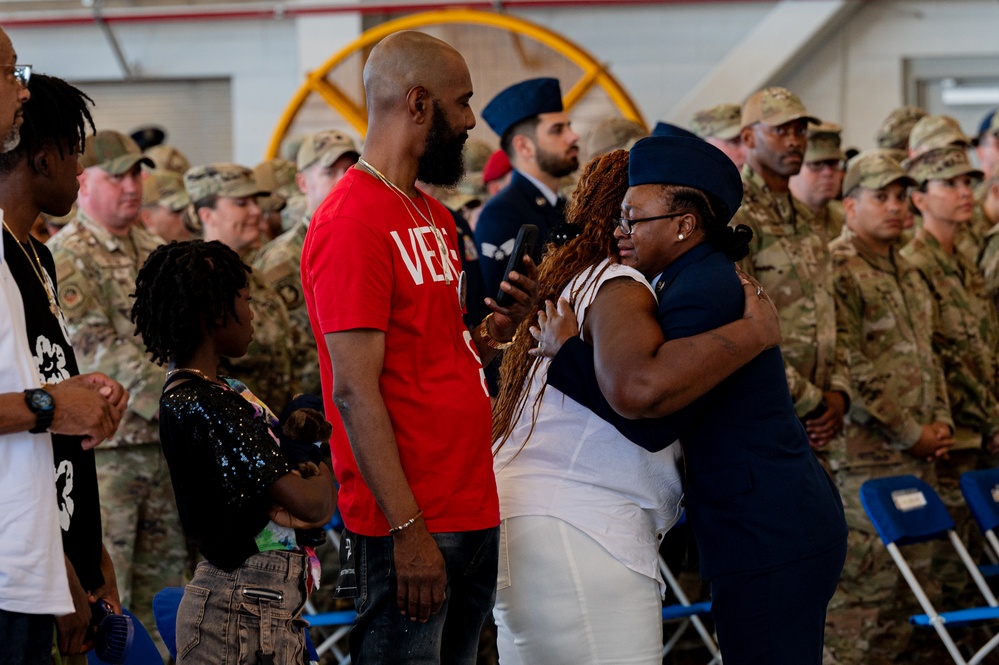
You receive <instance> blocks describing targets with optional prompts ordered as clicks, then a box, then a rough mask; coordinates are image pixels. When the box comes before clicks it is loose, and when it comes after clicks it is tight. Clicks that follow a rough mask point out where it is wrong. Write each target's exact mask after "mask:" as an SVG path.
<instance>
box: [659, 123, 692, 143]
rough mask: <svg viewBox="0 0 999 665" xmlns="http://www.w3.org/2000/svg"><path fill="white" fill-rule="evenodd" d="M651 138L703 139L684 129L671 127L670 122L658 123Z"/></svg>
mask: <svg viewBox="0 0 999 665" xmlns="http://www.w3.org/2000/svg"><path fill="white" fill-rule="evenodd" d="M650 136H684V137H686V138H688V139H698V140H701V137H700V136H698V135H697V134H695V133H693V132H688V131H687V130H686V129H684V128H683V127H677V126H676V125H671V124H669V123H668V122H662V121H660V122H657V123H656V126H655V127H653V128H652V134H650Z"/></svg>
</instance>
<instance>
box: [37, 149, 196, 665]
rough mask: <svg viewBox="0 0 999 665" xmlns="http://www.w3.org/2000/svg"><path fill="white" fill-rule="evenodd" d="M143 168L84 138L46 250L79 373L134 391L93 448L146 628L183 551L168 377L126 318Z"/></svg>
mask: <svg viewBox="0 0 999 665" xmlns="http://www.w3.org/2000/svg"><path fill="white" fill-rule="evenodd" d="M143 164H146V165H147V166H151V165H152V162H151V161H150V160H149V159H148V158H147V157H145V156H143V154H142V153H141V152H140V151H139V147H138V146H137V145H136V143H135V141H133V140H132V139H131V138H129V137H128V136H126V135H124V134H121V133H120V132H116V131H114V130H100V131H98V132H97V133H96V134H92V135H90V136H88V137H87V140H86V146H85V148H84V151H83V154H82V155H81V156H80V165H81V166H82V167H83V173H81V174H80V175H79V176H78V179H79V182H80V191H79V196H78V199H77V206H78V213H77V216H76V217H75V218H74V219H73V220H72V221H71V222H70V223H69V224H67V225H66V227H65V228H64V229H63V230H62V231H60V232H59V233H58V234H56V236H55V237H53V238H52V239H51V240H49V243H48V246H49V248H50V249H51V250H52V255H53V257H54V258H55V264H56V274H57V275H58V276H59V284H60V291H59V301H60V304H61V306H62V309H63V312H64V313H65V315H66V323H67V326H68V329H69V334H70V337H71V338H72V342H73V347H74V349H76V354H77V360H78V362H79V364H80V368H81V369H82V370H85V371H99V372H104V373H105V374H107V375H108V376H111V377H113V378H116V379H119V380H120V381H121V382H122V383H123V384H124V385H125V387H126V388H127V389H128V391H129V392H130V393H131V400H130V402H129V404H128V410H127V411H126V412H125V415H124V417H123V418H122V422H121V427H120V428H119V430H118V432H117V433H116V434H115V436H114V437H113V438H112V439H111V440H110V441H109V442H108V444H107V445H106V446H102V447H101V448H100V449H99V450H97V451H96V457H97V482H98V485H99V487H100V492H101V498H102V501H101V524H102V526H103V529H104V534H105V536H106V537H105V540H104V542H105V545H106V546H107V549H108V552H109V553H110V554H111V560H112V561H113V562H114V569H115V572H116V573H117V577H118V584H119V589H118V590H119V592H120V594H121V602H122V604H123V605H125V606H126V607H128V608H129V609H131V610H132V611H133V612H134V613H135V615H136V617H138V619H139V621H141V622H142V623H143V625H145V626H148V627H152V626H153V625H154V622H153V614H152V601H153V595H154V594H155V593H156V592H157V591H159V590H160V589H162V588H163V587H167V586H177V585H179V584H180V582H181V578H182V575H183V573H184V570H185V566H186V565H187V561H188V553H187V545H186V541H185V539H184V533H183V529H182V527H181V524H180V517H179V515H178V513H177V505H176V502H175V500H174V494H173V488H172V486H171V484H170V474H169V472H168V469H167V464H166V460H165V459H164V458H163V452H162V450H161V449H160V444H159V416H158V411H159V393H160V387H161V386H162V385H163V380H164V378H165V372H164V370H163V369H162V368H160V367H158V366H156V365H154V364H153V363H152V362H150V360H149V357H148V356H147V354H146V350H145V347H144V346H143V344H142V342H141V341H140V340H139V339H138V338H137V337H136V336H135V335H134V333H133V330H134V329H133V327H132V322H131V321H130V320H129V318H128V311H129V309H130V308H131V305H132V299H131V298H130V294H131V293H132V291H133V290H134V288H135V277H136V274H137V273H138V271H139V267H140V266H141V265H142V264H143V263H144V262H145V260H146V257H148V256H149V254H150V253H151V252H152V251H153V250H154V249H156V247H158V246H159V245H160V243H161V240H160V239H159V238H158V237H157V236H154V235H152V234H151V233H149V232H148V231H146V230H145V229H144V228H141V226H140V225H139V224H137V223H136V222H137V220H138V216H139V209H140V208H141V206H142V165H143ZM150 632H152V633H153V635H154V639H158V633H156V632H155V631H154V630H153V631H150ZM158 646H159V647H160V652H161V653H163V654H164V655H165V654H166V653H167V652H166V647H165V646H163V645H162V644H159V645H158Z"/></svg>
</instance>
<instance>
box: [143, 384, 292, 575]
mask: <svg viewBox="0 0 999 665" xmlns="http://www.w3.org/2000/svg"><path fill="white" fill-rule="evenodd" d="M189 378H190V380H188V381H186V382H184V383H180V384H179V385H176V386H174V387H170V388H169V389H168V390H167V391H166V392H164V393H163V395H162V396H161V397H160V442H161V444H162V446H163V453H164V455H165V456H166V459H167V463H168V464H169V466H170V477H171V479H172V480H173V488H174V492H175V493H176V495H177V508H178V509H179V511H180V519H181V522H182V523H183V525H184V530H185V531H186V532H187V534H188V536H189V537H190V538H191V539H192V540H193V541H194V542H195V543H196V544H197V546H198V549H199V550H200V551H201V554H202V555H204V557H205V559H207V560H208V561H209V562H210V563H211V564H212V565H214V566H216V567H218V568H221V569H222V570H226V571H232V570H235V569H236V568H238V567H239V566H240V565H241V564H242V563H243V562H244V561H245V560H246V559H247V558H248V557H250V556H252V555H253V554H256V553H257V545H256V543H255V542H254V536H256V535H257V533H259V532H260V530H261V529H262V528H263V527H264V526H265V525H266V524H267V522H268V517H267V512H268V509H269V508H270V506H271V501H270V498H269V497H268V495H267V488H268V487H270V485H271V484H272V483H274V482H275V481H276V480H277V479H278V478H280V477H281V476H283V475H285V474H287V473H289V472H290V471H291V470H292V469H291V467H290V466H289V465H288V462H287V461H285V459H284V456H282V454H281V451H280V449H279V448H278V446H277V444H276V443H275V441H274V439H273V438H272V436H271V434H270V431H269V430H268V428H267V425H266V424H265V423H264V422H263V420H261V419H258V418H255V417H254V409H253V406H252V405H251V404H250V403H248V402H247V401H246V400H244V399H243V397H242V396H240V395H239V394H238V393H236V392H235V391H233V390H230V389H228V388H224V387H223V386H221V385H219V384H217V383H213V382H210V381H205V380H203V379H199V378H195V377H194V376H190V377H189Z"/></svg>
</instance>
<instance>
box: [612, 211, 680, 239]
mask: <svg viewBox="0 0 999 665" xmlns="http://www.w3.org/2000/svg"><path fill="white" fill-rule="evenodd" d="M686 214H687V211H684V212H674V213H673V214H671V215H657V216H655V217H642V218H641V219H628V218H627V217H618V218H617V227H618V228H619V229H621V233H623V234H624V235H626V236H630V235H631V234H632V232H633V231H634V228H632V227H634V226H635V224H638V223H639V222H652V221H655V220H657V219H670V218H671V217H682V216H683V215H686Z"/></svg>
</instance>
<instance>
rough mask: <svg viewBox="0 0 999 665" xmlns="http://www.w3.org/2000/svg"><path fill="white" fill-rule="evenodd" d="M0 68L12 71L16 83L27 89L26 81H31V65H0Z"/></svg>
mask: <svg viewBox="0 0 999 665" xmlns="http://www.w3.org/2000/svg"><path fill="white" fill-rule="evenodd" d="M0 67H3V68H4V69H8V68H10V69H13V70H14V78H15V79H17V82H18V83H20V84H21V85H23V86H24V87H25V88H27V87H28V81H30V80H31V65H0Z"/></svg>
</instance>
